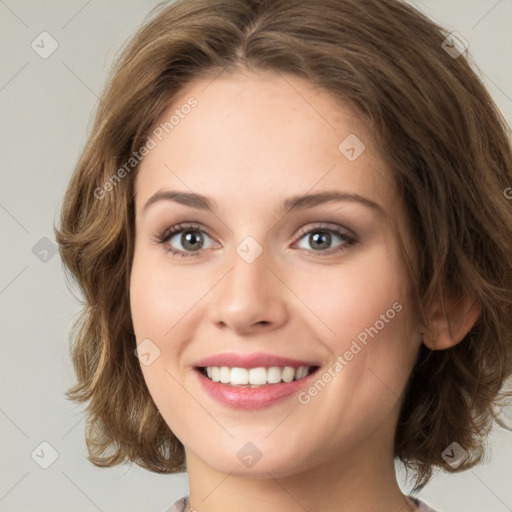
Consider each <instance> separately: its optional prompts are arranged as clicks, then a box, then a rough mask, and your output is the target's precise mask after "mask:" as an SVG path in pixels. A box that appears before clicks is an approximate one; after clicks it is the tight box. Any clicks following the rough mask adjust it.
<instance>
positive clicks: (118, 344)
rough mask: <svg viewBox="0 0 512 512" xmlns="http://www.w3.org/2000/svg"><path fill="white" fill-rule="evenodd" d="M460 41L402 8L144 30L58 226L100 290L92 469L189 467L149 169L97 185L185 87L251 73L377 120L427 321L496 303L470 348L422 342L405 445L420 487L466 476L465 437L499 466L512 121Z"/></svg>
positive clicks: (119, 75) (205, 16) (90, 364)
mask: <svg viewBox="0 0 512 512" xmlns="http://www.w3.org/2000/svg"><path fill="white" fill-rule="evenodd" d="M446 36H447V31H446V30H445V29H443V28H442V27H439V26H438V25H436V24H435V23H433V22H432V21H430V20H429V19H428V18H426V17H425V16H424V15H422V14H421V13H419V12H418V11H416V10H415V9H413V8H412V7H410V6H409V5H407V4H405V3H402V2H400V1H396V0H316V1H313V0H181V1H177V2H175V3H173V4H170V5H168V6H164V7H161V8H159V9H158V10H157V12H156V13H154V14H153V16H152V18H151V19H150V20H148V21H147V22H146V23H145V25H144V26H143V27H142V28H141V29H140V30H139V31H138V32H137V34H136V35H135V36H134V37H133V39H132V40H131V41H130V42H129V44H128V45H127V46H126V48H125V49H124V51H123V52H122V54H121V55H120V56H119V58H118V60H117V61H116V64H115V66H114V69H113V72H112V75H111V76H110V79H109V82H108V84H107V87H106V90H105V92H104V94H103V96H102V98H101V100H100V103H99V105H98V108H97V112H96V117H95V121H94V125H93V127H92V130H91V134H90V136H89V139H88V142H87V144H86V147H85V149H84V151H83V154H82V156H81V158H80V160H79V162H78V165H77V168H76V170H75V173H74V174H73V176H72V178H71V181H70V184H69V188H68V190H67V192H66V196H65V198H64V204H63V209H62V214H61V225H60V228H59V229H56V237H57V241H58V243H59V245H60V254H61V257H62V260H63V262H64V264H65V266H66V267H67V269H68V270H69V272H70V274H71V275H72V276H73V278H74V279H75V280H76V282H77V283H78V285H79V287H80V290H81V292H82V293H83V296H84V301H83V302H84V304H83V310H82V314H81V316H80V318H79V319H78V320H77V322H76V324H75V329H74V332H73V338H74V344H73V347H72V351H73V363H74V367H75V371H76V374H77V379H78V382H77V384H76V385H75V386H74V387H73V388H71V389H70V390H69V391H68V393H67V395H68V396H69V397H70V398H71V399H73V400H76V401H79V402H89V404H88V406H87V429H86V437H87V446H88V450H89V460H90V461H92V462H93V463H94V464H96V465H98V466H111V465H114V464H119V463H121V462H123V461H125V460H130V461H133V462H135V463H137V464H138V465H140V466H142V467H144V468H147V469H149V470H151V471H154V472H158V473H172V472H180V471H184V470H185V468H186V466H185V456H184V449H183V445H182V444H181V443H180V441H179V440H178V439H177V438H176V437H175V436H174V434H173V433H172V432H171V431H170V429H169V427H168V426H167V424H166V423H165V421H164V419H163V418H162V416H161V415H160V413H159V411H158V410H157V408H156V406H155V404H154V403H153V400H152V399H151V396H150V394H149V392H148V389H147V387H146V384H145V382H144V379H143V375H142V372H141V369H140V364H139V361H138V359H137V358H136V357H135V356H134V349H135V346H136V344H135V339H134V336H133V334H132V333H133V331H132V322H131V315H130V302H129V279H130V270H131V264H132V257H133V249H134V179H135V176H136V172H137V168H136V167H135V168H134V169H133V171H132V172H130V173H127V174H126V176H124V177H123V179H121V180H119V181H118V182H116V183H115V186H113V187H111V188H112V190H109V191H108V193H104V194H102V198H101V199H98V193H97V191H98V190H99V187H100V189H101V187H103V186H104V184H105V183H107V182H109V180H110V181H111V180H112V176H114V175H115V174H116V172H117V171H118V169H119V168H121V167H122V166H123V165H124V164H125V163H126V162H127V161H128V159H129V158H130V156H131V155H132V154H133V152H134V151H137V150H138V149H139V148H141V146H142V145H143V144H144V143H145V142H146V139H147V136H148V133H150V130H151V128H152V127H153V126H154V125H155V123H157V122H158V120H159V119H160V118H161V115H162V114H163V113H164V112H165V111H166V109H167V108H168V107H169V106H170V105H171V104H172V101H173V98H174V97H175V96H176V95H177V93H178V92H179V91H180V90H182V89H183V88H184V86H185V85H187V84H188V83H190V82H191V81H192V80H194V79H195V78H199V77H204V76H207V75H209V76H212V77H214V76H215V74H218V73H220V72H222V71H224V72H230V71H233V70H237V69H249V70H254V71H258V70H272V71H275V72H278V73H290V74H293V75H296V76H299V77H302V78H305V79H307V80H309V82H310V83H311V84H314V85H315V86H317V87H319V88H321V89H323V90H325V91H327V92H328V93H330V94H331V95H333V96H334V97H335V98H337V99H339V100H340V101H342V102H344V103H345V104H347V105H349V106H350V107H351V108H352V109H354V111H355V112H356V113H357V114H359V116H360V117H361V119H362V120H363V121H364V122H365V123H366V124H367V126H368V128H369V131H370V132H371V134H372V135H373V137H374V138H375V140H376V143H377V145H376V147H379V148H381V156H382V157H383V159H384V161H385V162H386V165H387V166H388V167H389V169H391V171H392V173H393V178H394V181H395V183H396V185H397V189H398V190H399V192H400V195H401V200H402V201H403V202H404V205H405V206H406V210H407V214H408V221H409V223H410V226H411V228H412V229H411V231H412V233H413V235H414V236H413V242H414V254H413V256H412V257H411V259H410V261H408V259H407V258H404V262H405V265H406V266H407V275H408V277H409V278H410V283H411V289H413V290H414V291H415V293H416V297H417V301H418V304H419V307H420V310H421V312H422V315H423V316H424V322H425V325H427V326H428V325H429V322H430V319H429V318H428V314H426V313H425V312H428V311H429V307H430V306H431V305H432V304H433V301H434V300H436V298H437V297H439V294H440V293H441V292H442V291H443V290H444V291H446V290H449V291H450V292H453V293H455V294H459V295H464V294H466V295H468V296H475V297H477V298H478V299H479V300H480V301H481V303H482V313H481V314H480V316H479V318H478V320H477V322H476V324H475V325H474V327H473V328H472V329H471V330H470V332H469V333H468V334H467V335H466V337H465V338H464V339H463V341H462V342H461V343H459V344H457V345H455V346H453V347H452V348H449V349H446V350H433V351H432V350H429V349H428V348H427V347H426V346H425V345H422V346H421V348H420V350H419V353H418V358H417V363H416V365H415V368H414V370H413V372H412V374H411V377H410V379H409V382H408V386H407V389H406V392H405V394H404V397H403V404H402V410H401V414H400V418H399V422H398V426H397V431H396V437H395V455H396V456H397V457H398V458H400V459H401V460H402V461H403V462H404V463H405V465H406V467H408V468H411V469H413V470H414V471H415V474H416V484H417V485H416V488H420V487H421V486H423V485H424V484H425V483H426V482H427V481H428V480H429V479H430V478H431V476H432V470H433V468H435V467H436V466H437V467H442V468H444V469H446V470H448V471H455V469H454V468H451V467H450V466H447V465H446V464H445V463H444V461H443V458H442V452H443V451H444V450H445V448H446V447H447V446H449V445H450V444H451V443H452V442H454V441H456V442H457V443H459V444H460V445H461V446H462V447H463V448H464V449H465V450H466V451H467V452H468V455H469V457H468V459H467V460H466V461H465V462H464V463H463V464H462V465H461V466H460V467H459V468H458V469H457V470H458V471H460V470H463V469H467V468H469V467H472V466H474V465H475V464H476V463H477V462H480V461H481V459H482V455H483V453H484V448H483V440H484V438H485V436H486V435H487V433H488V431H489V429H490V427H491V426H492V424H493V420H495V419H497V411H496V405H497V404H499V399H503V397H504V396H506V395H505V393H503V391H501V390H502V389H503V386H504V383H505V381H506V379H507V378H508V377H509V376H510V375H511V372H512V261H511V255H512V201H511V200H510V198H509V199H507V194H506V193H505V191H506V190H510V189H509V188H508V187H510V186H511V185H512V155H511V146H510V142H509V140H508V137H509V135H510V133H509V129H508V127H507V125H506V122H505V121H504V119H503V117H502V115H501V114H500V112H499V110H498V108H497V107H496V105H495V103H494V102H493V100H492V99H491V97H490V95H489V94H488V92H487V91H486V89H485V87H484V86H483V85H482V83H481V81H480V80H479V78H478V77H477V75H476V74H475V72H474V71H473V70H472V67H471V65H470V63H468V60H467V58H466V56H464V55H461V56H459V57H458V58H454V56H452V55H449V54H448V53H447V52H446V51H445V49H444V48H443V46H444V45H443V41H444V40H445V38H446ZM192 115H193V114H192ZM123 174H124V173H123ZM111 182H112V181H111ZM103 190H105V189H103ZM511 192H512V191H511ZM500 391H501V392H500ZM500 424H501V423H500Z"/></svg>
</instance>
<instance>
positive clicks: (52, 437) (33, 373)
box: [0, 0, 512, 512]
mask: <svg viewBox="0 0 512 512" xmlns="http://www.w3.org/2000/svg"><path fill="white" fill-rule="evenodd" d="M414 3H415V5H416V6H417V7H418V8H419V9H420V10H422V11H423V12H425V13H426V14H427V15H428V16H430V17H431V18H433V19H434V20H435V21H437V22H439V23H441V24H442V25H443V26H445V27H447V28H448V29H449V30H453V31H457V32H458V33H459V34H461V35H462V36H463V37H464V38H465V39H466V40H467V41H468V43H469V52H470V54H471V55H472V57H473V59H474V61H475V63H476V64H477V65H478V68H479V71H478V72H479V74H480V76H481V77H482V78H483V80H484V82H485V83H486V85H487V86H488V88H489V91H490V92H491V94H492V96H493V97H494V98H495V100H496V102H497V104H498V106H499V108H500V109H501V111H502V112H503V114H504V116H505V117H506V119H507V121H508V123H509V125H510V124H512V122H511V120H512V66H511V63H512V32H511V30H510V28H511V27H512V0H501V1H496V0H481V1H467V0H466V1H464V0H450V1H442V0H423V1H421V0H416V1H415V2H414ZM156 4H157V2H156V1H153V0H138V1H124V2H122V1H108V2H107V1H103V2H101V1H99V0H92V1H91V0H90V1H87V0H77V1H75V0H73V1H55V0H52V1H42V0H40V1H32V2H29V1H15V0H5V1H4V0H0V20H1V21H0V41H1V48H2V51H1V53H0V59H1V60H0V72H1V77H0V106H1V120H2V121H1V137H0V140H1V141H2V153H1V155H2V159H1V171H0V172H1V189H0V225H1V229H2V242H1V243H2V251H1V255H2V265H1V277H0V311H1V325H2V338H1V356H0V379H1V387H0V389H1V399H0V433H1V435H0V447H1V455H0V456H1V461H2V463H1V474H0V511H9V512H15V511H24V512H26V511H38V512H39V511H40V512H44V511H52V512H58V511H69V510H74V511H98V510H100V511H103V512H107V511H126V512H131V511H133V512H135V511H142V510H144V511H145V512H150V511H155V512H159V511H161V510H162V509H163V508H164V507H166V506H167V505H169V504H170V503H172V502H173V501H174V500H175V499H177V498H178V497H180V496H182V495H184V494H186V493H187V492H188V487H187V480H186V475H185V474H180V475H170V476H162V475H156V474H152V473H149V472H147V471H144V470H142V469H140V468H138V467H137V466H131V467H130V466H122V467H117V468H112V469H100V468H96V467H95V466H93V465H92V464H91V463H89V462H88V461H87V460H86V448H85V442H84V421H83V416H82V414H81V412H80V406H78V405H74V404H72V403H71V402H69V401H68V400H66V399H65V397H64V395H63V393H64V391H65V390H66V389H68V388H69V387H70V386H71V385H72V384H73V382H74V373H73V369H72V366H71V362H70V359H69V353H68V331H69V328H70V326H71V323H72V321H73V318H74V317H75V314H76V313H77V312H78V311H79V304H78V303H77V301H76V300H75V299H74V298H73V297H72V295H71V294H70V293H69V291H68V289H67V287H66V283H65V281H64V276H63V271H62V268H61V263H60V261H59V257H58V254H57V255H54V256H53V257H52V254H51V252H49V253H48V254H46V255H45V254H44V252H39V258H40V257H43V258H44V257H45V256H46V259H47V261H46V262H45V261H41V260H40V259H39V258H38V257H36V255H35V254H34V252H33V250H32V249H33V247H34V246H35V245H36V244H37V243H39V244H44V242H40V240H41V239H42V238H43V237H47V238H49V239H50V240H53V229H52V226H53V224H54V222H55V220H56V219H57V218H58V212H59V208H60V203H61V201H62V197H63V194H64V191H65V188H66V185H67V182H68V180H69V177H70V175H71V173H72V171H73V169H74V166H75V164H76V162H77V159H78V156H79V154H80V152H81V150H82V148H83V145H84V143H85V141H86V136H87V133H88V130H89V129H90V127H91V121H92V111H93V109H94V108H95V106H96V103H97V96H98V95H99V94H100V93H101V91H102V87H103V85H104V82H105V77H106V73H107V71H108V70H109V68H110V65H111V63H112V61H113V58H114V57H115V55H116V54H117V52H118V51H119V50H120V48H121V47H122V46H123V44H124V43H125V42H126V41H127V39H128V38H129V37H130V36H131V35H132V34H133V33H134V32H135V31H136V29H137V28H138V27H139V26H140V24H141V23H142V22H143V20H144V18H145V16H146V15H147V14H148V13H149V12H150V10H151V9H152V8H153V7H154V6H155V5H156ZM43 31H47V32H49V33H50V34H51V36H52V37H53V38H54V39H55V40H56V41H57V42H58V44H59V47H58V49H57V50H56V51H55V52H54V53H53V54H52V55H51V56H50V57H48V58H47V59H43V58H41V57H40V56H39V55H38V54H37V53H36V52H35V51H34V50H33V49H32V48H31V43H32V41H33V40H34V39H36V37H37V36H38V35H39V34H40V33H41V32H43ZM409 44H411V45H414V40H412V41H410V42H409ZM510 185H511V186H512V183H511V184H510ZM37 248H38V250H39V251H43V250H44V249H45V247H44V245H43V246H39V245H38V246H37ZM36 252H37V251H36ZM507 414H508V417H509V418H512V414H511V413H510V410H509V411H508V412H507ZM43 441H46V442H48V443H50V444H51V445H52V446H53V447H54V449H55V450H56V451H57V453H58V458H57V459H56V460H55V462H54V463H53V464H52V465H51V466H50V467H49V468H48V469H42V468H41V467H39V465H38V464H36V462H35V461H34V460H33V458H32V457H31V454H32V453H33V452H34V450H36V451H35V454H34V459H36V460H38V461H39V462H40V463H44V462H45V461H46V462H49V461H50V459H49V456H50V455H49V454H50V451H49V450H48V449H47V448H46V449H45V448H44V447H43V448H42V449H43V451H42V452H41V448H40V447H39V445H40V443H41V442H43ZM489 444H490V448H491V450H492V455H493V456H492V458H491V457H489V462H488V463H487V464H485V465H482V466H479V467H477V468H475V469H473V470H470V471H467V472H465V473H462V474H459V475H444V474H439V475H437V476H436V477H435V478H434V480H433V481H432V483H430V484H429V485H428V486H427V487H426V488H425V489H424V490H423V491H422V492H421V493H420V494H419V496H420V497H421V498H422V499H424V500H426V501H427V502H429V503H430V504H431V506H434V507H435V508H437V509H439V510H440V511H443V512H459V511H465V512H482V511H485V512H506V511H512V487H511V485H510V482H511V481H512V434H511V433H507V432H506V431H503V430H502V429H500V428H496V429H495V431H494V432H493V434H492V436H491V437H490V439H489ZM38 447H39V448H38ZM37 454H39V457H37ZM42 454H44V455H42ZM404 489H405V490H408V487H407V486H405V487H404ZM311 512H313V511H311Z"/></svg>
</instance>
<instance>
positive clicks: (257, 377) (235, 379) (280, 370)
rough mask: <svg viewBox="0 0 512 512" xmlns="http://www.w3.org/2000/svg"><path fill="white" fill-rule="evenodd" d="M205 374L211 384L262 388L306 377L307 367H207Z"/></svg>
mask: <svg viewBox="0 0 512 512" xmlns="http://www.w3.org/2000/svg"><path fill="white" fill-rule="evenodd" d="M206 373H207V375H208V377H209V378H210V379H211V380H213V382H222V383H223V384H231V385H232V386H239V385H242V386H243V385H248V384H252V385H254V386H263V385H265V384H277V383H279V382H281V381H284V382H292V381H293V380H294V379H295V380H299V379H302V378H303V377H305V376H306V375H308V373H310V372H309V367H308V366H299V367H298V368H293V367H291V366H285V367H279V366H271V367H270V368H265V367H263V366H260V367H259V368H250V369H247V368H229V367H228V366H220V367H219V366H207V367H206Z"/></svg>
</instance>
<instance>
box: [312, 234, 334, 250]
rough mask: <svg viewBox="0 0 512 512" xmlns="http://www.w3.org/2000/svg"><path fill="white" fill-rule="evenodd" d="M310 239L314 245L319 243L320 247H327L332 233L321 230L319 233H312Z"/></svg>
mask: <svg viewBox="0 0 512 512" xmlns="http://www.w3.org/2000/svg"><path fill="white" fill-rule="evenodd" d="M319 233H321V234H319ZM322 238H323V239H324V241H323V242H322V240H321V239H322ZM310 241H311V244H312V246H313V247H314V246H315V244H319V248H320V249H326V248H328V246H329V245H330V242H331V234H330V233H328V232H326V231H319V232H318V233H314V234H313V235H310Z"/></svg>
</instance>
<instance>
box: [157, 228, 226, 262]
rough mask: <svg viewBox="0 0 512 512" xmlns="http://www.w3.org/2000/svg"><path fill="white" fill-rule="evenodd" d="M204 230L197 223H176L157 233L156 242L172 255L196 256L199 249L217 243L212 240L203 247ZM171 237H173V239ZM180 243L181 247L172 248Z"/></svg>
mask: <svg viewBox="0 0 512 512" xmlns="http://www.w3.org/2000/svg"><path fill="white" fill-rule="evenodd" d="M204 235H206V236H207V237H208V238H210V237H209V236H208V235H207V234H206V232H205V231H204V230H203V229H201V226H199V225H198V224H185V223H182V224H177V225H176V226H173V227H171V228H169V229H167V230H165V231H164V232H163V233H161V234H160V235H157V237H156V242H157V243H160V244H163V245H165V250H166V251H168V252H171V253H172V254H173V256H177V255H181V257H188V256H198V255H199V254H200V251H201V249H209V248H211V247H212V246H215V247H218V246H219V244H218V243H217V242H214V243H213V244H212V246H210V247H205V242H204V240H205V238H204ZM173 239H175V240H174V241H173ZM176 244H177V245H181V247H182V248H179V247H178V249H173V245H176Z"/></svg>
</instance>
